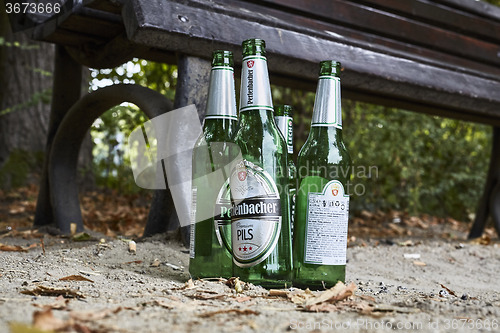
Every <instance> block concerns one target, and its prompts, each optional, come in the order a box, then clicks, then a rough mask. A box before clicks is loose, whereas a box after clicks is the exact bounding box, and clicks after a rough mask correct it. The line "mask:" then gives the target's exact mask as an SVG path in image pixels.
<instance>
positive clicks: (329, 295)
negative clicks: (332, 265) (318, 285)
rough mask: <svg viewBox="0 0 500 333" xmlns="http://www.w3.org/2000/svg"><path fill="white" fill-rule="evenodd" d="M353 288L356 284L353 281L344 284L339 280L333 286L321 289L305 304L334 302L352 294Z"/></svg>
mask: <svg viewBox="0 0 500 333" xmlns="http://www.w3.org/2000/svg"><path fill="white" fill-rule="evenodd" d="M354 290H356V285H355V284H354V283H353V282H351V283H349V285H347V286H346V285H345V284H344V283H343V282H342V281H339V282H337V284H336V285H335V286H333V288H330V289H328V290H325V291H323V292H322V293H321V294H319V296H317V297H314V298H310V299H308V300H307V301H306V303H305V306H306V308H307V307H310V306H312V305H315V304H319V303H323V302H329V303H334V302H338V301H342V300H344V299H346V298H348V297H349V296H352V295H354Z"/></svg>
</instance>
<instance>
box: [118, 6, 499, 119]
mask: <svg viewBox="0 0 500 333" xmlns="http://www.w3.org/2000/svg"><path fill="white" fill-rule="evenodd" d="M219 3H221V5H218V4H217V3H213V2H212V3H210V6H208V5H203V4H201V3H200V2H197V1H189V2H186V1H184V2H183V3H176V2H166V1H160V0H151V1H148V2H147V3H146V2H141V1H131V2H130V4H127V5H126V6H125V8H124V10H125V12H126V15H125V17H124V22H125V26H126V28H127V33H128V36H129V38H130V39H131V40H133V41H134V42H136V43H139V44H144V45H147V46H150V47H156V48H163V49H165V50H168V51H177V52H182V53H186V54H191V55H195V56H201V57H207V56H208V55H209V54H210V52H211V50H213V49H215V48H220V47H223V48H227V49H230V50H233V51H234V52H235V55H236V60H237V61H238V60H239V57H240V56H239V55H240V54H241V48H240V44H241V41H242V40H244V39H247V38H252V37H261V38H263V39H265V40H266V42H267V50H268V52H269V53H268V58H269V68H270V71H271V72H272V73H274V74H277V75H279V76H281V77H286V78H290V79H295V80H301V81H303V80H309V81H316V79H317V70H318V69H317V66H318V65H317V64H318V62H319V61H321V60H324V59H330V58H333V59H337V60H339V61H341V62H342V63H343V65H344V67H345V75H344V77H343V87H345V88H346V90H348V91H351V92H352V93H353V94H354V93H355V94H357V95H358V96H361V97H362V96H367V97H368V98H372V97H373V96H379V100H384V104H386V105H387V104H388V105H390V104H391V103H393V101H404V102H405V103H409V104H410V105H409V106H411V104H415V105H416V107H410V108H409V109H419V110H424V109H425V110H427V111H428V112H431V113H433V114H446V115H447V116H452V117H458V118H468V119H471V118H474V120H476V121H482V122H486V123H491V122H492V121H493V122H496V123H499V122H500V121H499V118H500V110H499V109H498V105H499V103H500V94H498V91H500V81H499V80H496V79H494V78H485V77H480V76H478V75H473V74H471V73H467V72H460V71H457V70H456V69H450V68H449V65H448V64H439V63H433V64H429V63H425V62H422V61H417V60H410V59H405V58H403V57H400V56H395V55H391V54H387V53H384V52H381V51H379V50H372V49H367V48H363V47H360V46H358V45H356V43H354V42H351V41H350V40H348V39H343V38H342V36H340V37H339V36H335V35H334V36H330V35H329V34H328V33H327V32H326V33H325V32H322V33H318V32H317V31H314V32H309V31H307V30H306V29H305V30H304V31H299V29H295V30H292V29H291V28H290V29H285V28H281V27H284V26H286V24H285V23H286V22H285V23H283V22H281V21H280V19H279V18H277V17H273V16H269V14H268V13H266V14H262V13H260V12H258V11H257V12H253V11H248V10H247V9H246V8H245V7H242V8H241V9H240V10H236V9H235V6H236V4H238V3H241V2H237V1H231V4H232V5H231V6H230V5H229V4H228V5H227V6H225V5H226V4H227V3H226V2H224V1H220V2H219Z"/></svg>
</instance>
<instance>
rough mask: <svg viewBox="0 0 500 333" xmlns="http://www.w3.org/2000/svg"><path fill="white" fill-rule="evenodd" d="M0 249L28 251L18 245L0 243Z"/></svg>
mask: <svg viewBox="0 0 500 333" xmlns="http://www.w3.org/2000/svg"><path fill="white" fill-rule="evenodd" d="M0 251H8V252H28V250H26V249H24V248H23V247H22V246H19V245H4V244H0Z"/></svg>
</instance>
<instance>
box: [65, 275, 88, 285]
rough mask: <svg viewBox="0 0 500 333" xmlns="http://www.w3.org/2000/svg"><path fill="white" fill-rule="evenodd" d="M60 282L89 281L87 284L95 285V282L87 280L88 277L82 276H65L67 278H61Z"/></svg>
mask: <svg viewBox="0 0 500 333" xmlns="http://www.w3.org/2000/svg"><path fill="white" fill-rule="evenodd" d="M59 281H87V282H92V283H94V281H92V280H90V279H87V278H86V277H84V276H81V275H69V276H65V277H62V278H60V279H59Z"/></svg>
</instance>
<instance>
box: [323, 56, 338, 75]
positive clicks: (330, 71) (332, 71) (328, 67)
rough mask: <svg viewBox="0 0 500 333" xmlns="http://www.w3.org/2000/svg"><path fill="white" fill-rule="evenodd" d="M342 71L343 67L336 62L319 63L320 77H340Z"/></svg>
mask: <svg viewBox="0 0 500 333" xmlns="http://www.w3.org/2000/svg"><path fill="white" fill-rule="evenodd" d="M341 71H342V65H341V64H340V62H338V61H335V60H325V61H321V62H320V63H319V75H320V76H321V75H335V76H339V75H340V72H341Z"/></svg>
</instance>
